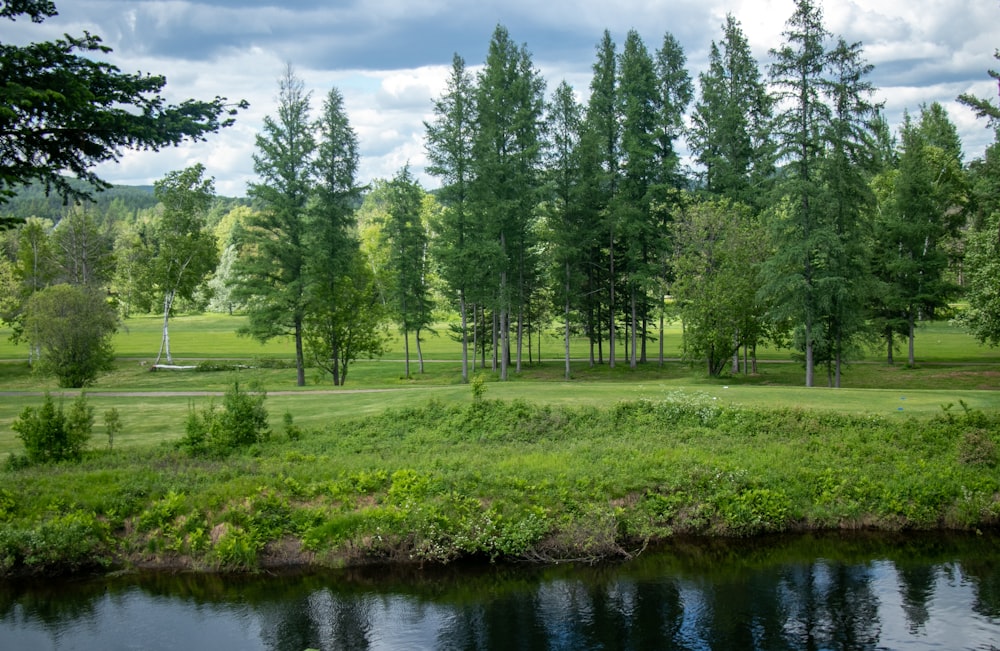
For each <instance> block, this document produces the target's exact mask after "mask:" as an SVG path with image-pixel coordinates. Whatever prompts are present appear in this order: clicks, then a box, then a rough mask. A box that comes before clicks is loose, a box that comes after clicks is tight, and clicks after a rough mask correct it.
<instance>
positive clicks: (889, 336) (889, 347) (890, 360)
mask: <svg viewBox="0 0 1000 651" xmlns="http://www.w3.org/2000/svg"><path fill="white" fill-rule="evenodd" d="M885 340H886V342H887V343H886V356H885V359H886V363H887V364H889V366H892V365H893V364H895V360H893V358H892V344H893V340H892V327H891V326H890V327H889V328H888V329H887V332H886V337H885Z"/></svg>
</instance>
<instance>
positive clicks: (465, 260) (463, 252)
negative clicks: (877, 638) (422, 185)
mask: <svg viewBox="0 0 1000 651" xmlns="http://www.w3.org/2000/svg"><path fill="white" fill-rule="evenodd" d="M473 92H474V87H473V80H472V75H471V74H470V73H469V72H468V71H467V70H466V67H465V60H464V59H462V57H460V56H458V55H457V54H456V55H455V56H454V58H453V59H452V67H451V75H450V76H449V78H448V85H447V88H446V89H445V92H444V95H442V96H441V97H440V98H439V99H437V100H435V102H434V116H435V118H434V121H433V122H431V123H426V122H425V123H424V128H425V129H426V132H427V138H426V150H427V157H428V158H429V159H430V162H431V164H430V165H428V166H427V172H428V173H429V174H432V175H434V176H437V177H438V178H440V179H441V181H442V187H441V190H440V192H439V193H438V197H439V200H440V201H441V203H442V204H443V206H444V213H443V214H442V218H441V223H440V224H439V225H438V237H437V243H436V246H435V249H434V252H435V257H436V258H437V259H438V261H439V263H440V267H441V274H442V276H443V278H444V280H445V282H447V283H448V286H449V287H450V288H451V290H452V291H453V292H454V293H455V294H456V295H457V297H458V309H459V315H460V317H461V338H462V382H463V383H467V382H468V381H469V330H468V316H467V306H468V298H469V294H470V292H472V291H474V290H473V289H472V283H473V281H474V279H475V278H476V277H477V276H478V275H479V265H478V264H477V261H476V254H475V249H476V246H477V243H476V239H477V236H478V235H480V234H481V231H480V230H479V229H477V228H475V227H474V225H473V222H472V215H471V207H470V204H471V198H470V191H471V184H472V180H473V160H472V144H473V139H474V133H475V128H476V125H475V111H474V109H475V106H474V97H473ZM473 357H474V356H473ZM474 362H475V360H474V359H473V363H474Z"/></svg>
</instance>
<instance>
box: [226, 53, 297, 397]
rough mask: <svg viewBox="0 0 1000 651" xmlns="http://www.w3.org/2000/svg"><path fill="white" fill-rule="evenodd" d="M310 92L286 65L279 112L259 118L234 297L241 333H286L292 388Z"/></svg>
mask: <svg viewBox="0 0 1000 651" xmlns="http://www.w3.org/2000/svg"><path fill="white" fill-rule="evenodd" d="M309 100H310V96H309V93H307V92H306V91H305V86H304V84H303V83H302V81H301V80H300V79H299V78H298V77H296V76H295V73H294V71H293V70H292V67H291V66H288V68H286V70H285V73H284V75H283V76H282V77H281V79H280V80H279V95H278V114H277V116H276V117H272V116H267V117H266V118H264V129H263V132H262V133H260V134H258V135H257V140H256V143H257V152H256V153H255V154H254V157H253V158H254V172H256V173H257V175H258V176H259V177H260V181H259V182H257V183H253V184H251V185H250V188H249V194H250V197H251V198H252V199H253V200H254V201H255V202H256V203H257V204H258V206H259V208H260V212H259V213H256V214H255V215H254V217H253V218H252V219H251V220H250V223H249V224H248V226H247V227H246V228H245V229H243V230H244V239H243V242H242V243H241V244H242V246H241V257H240V262H239V264H238V265H237V273H236V274H235V285H234V292H233V294H234V297H235V298H236V299H237V300H242V301H244V302H245V304H246V309H247V316H248V324H247V326H246V328H245V329H244V330H243V332H244V333H246V334H249V335H250V336H252V337H254V338H256V339H258V340H260V341H267V340H269V339H273V338H274V337H277V336H283V335H291V336H292V337H293V338H294V341H295V364H296V369H297V378H296V380H297V383H298V385H299V386H304V385H305V382H306V379H305V362H304V353H303V348H302V325H303V319H304V318H305V312H306V304H307V298H308V297H307V292H306V273H305V272H306V259H307V256H306V244H307V243H306V232H305V231H306V215H307V204H308V201H309V198H310V196H311V192H312V183H313V157H314V153H315V150H316V140H315V137H314V136H313V123H312V120H311V119H310V117H309V110H310V109H309Z"/></svg>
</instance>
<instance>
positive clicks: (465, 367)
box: [458, 289, 469, 384]
mask: <svg viewBox="0 0 1000 651" xmlns="http://www.w3.org/2000/svg"><path fill="white" fill-rule="evenodd" d="M458 306H459V311H460V312H461V313H462V384H468V383H469V329H468V322H467V321H466V315H465V290H464V289H460V290H459V291H458Z"/></svg>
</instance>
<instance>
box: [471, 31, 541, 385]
mask: <svg viewBox="0 0 1000 651" xmlns="http://www.w3.org/2000/svg"><path fill="white" fill-rule="evenodd" d="M544 91H545V83H544V81H543V79H542V77H541V75H540V73H539V72H538V70H537V69H535V67H534V65H533V64H532V61H531V55H530V54H529V53H528V51H527V48H526V47H525V46H517V45H515V44H514V42H513V41H512V40H511V38H510V35H509V33H508V32H507V30H506V28H504V27H502V26H498V27H497V28H496V30H495V31H494V33H493V38H492V39H491V41H490V47H489V52H488V54H487V57H486V64H485V66H484V67H483V70H482V71H481V72H480V74H479V76H478V80H477V87H476V92H475V98H476V122H477V125H478V129H477V131H476V135H475V140H474V142H473V154H474V156H473V158H474V160H475V173H474V175H475V182H474V184H473V187H472V192H473V197H474V199H473V200H474V203H475V209H476V211H477V213H478V214H477V218H478V219H479V220H480V224H482V228H483V232H484V233H486V234H487V235H488V236H489V238H490V240H491V242H492V245H491V248H492V255H491V254H490V253H489V252H488V251H487V250H486V249H485V247H484V251H486V255H485V256H484V258H483V261H484V262H485V263H486V264H492V265H493V267H492V268H493V269H494V270H495V273H496V276H497V289H496V293H495V298H494V300H493V308H494V310H495V312H496V314H497V317H498V320H497V328H498V333H499V339H500V341H499V351H500V377H501V379H504V380H506V379H507V371H508V367H509V366H510V331H511V328H512V325H511V320H512V318H513V319H515V320H516V328H517V340H516V343H517V368H518V370H520V367H521V351H522V337H523V332H524V318H523V317H524V313H525V310H526V309H527V307H528V304H529V300H530V288H532V287H534V286H535V285H536V282H535V280H536V276H537V274H538V265H537V259H536V256H535V250H534V230H535V229H534V223H535V216H536V215H535V210H536V206H537V203H538V197H539V195H538V192H539V189H540V185H541V174H540V172H541V162H542V140H541V133H542V127H543V119H544Z"/></svg>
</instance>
